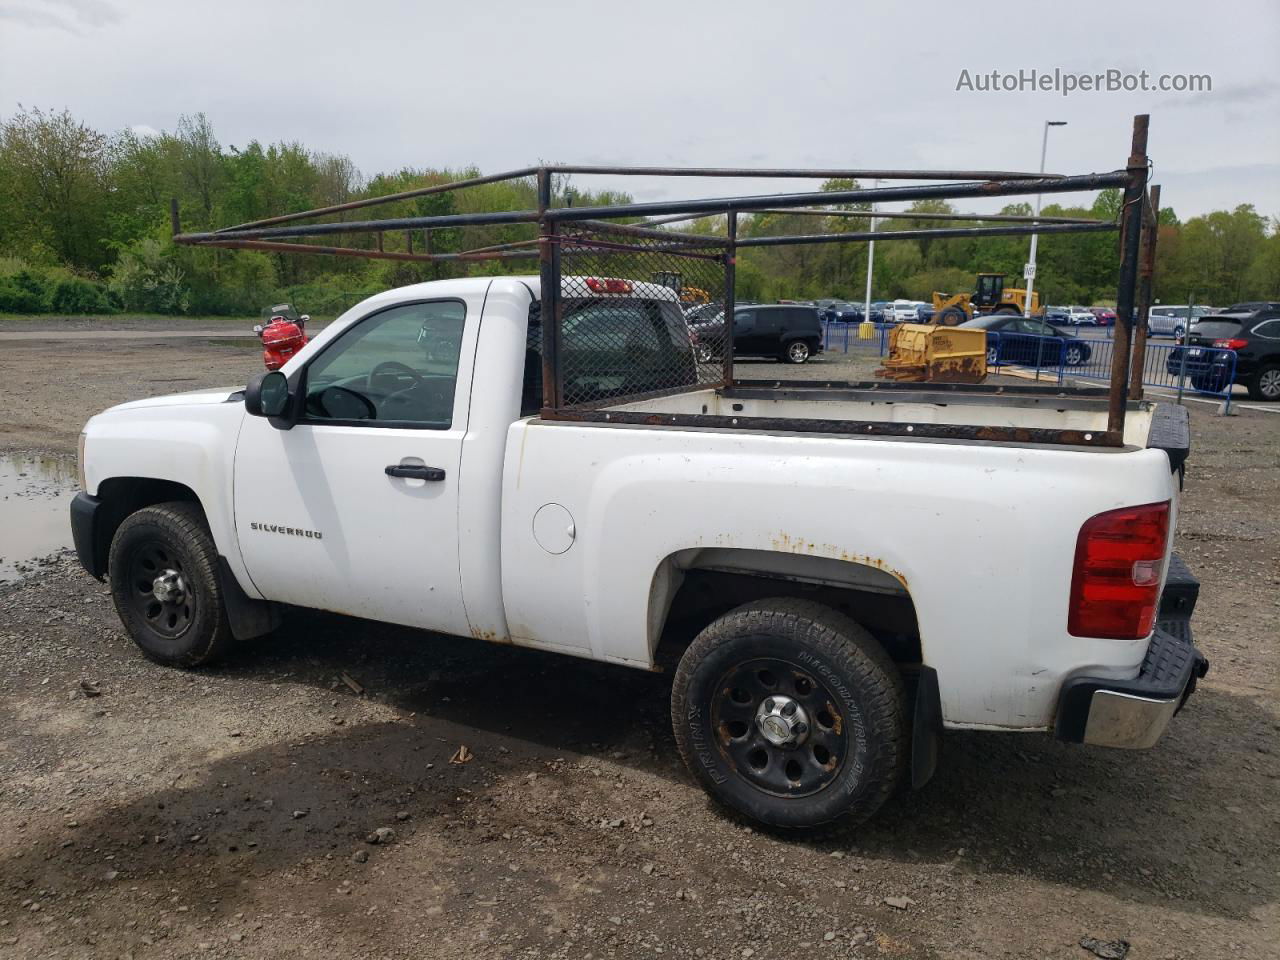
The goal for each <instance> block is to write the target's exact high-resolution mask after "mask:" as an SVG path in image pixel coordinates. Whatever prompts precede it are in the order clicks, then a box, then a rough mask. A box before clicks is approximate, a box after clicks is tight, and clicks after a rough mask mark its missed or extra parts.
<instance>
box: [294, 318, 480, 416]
mask: <svg viewBox="0 0 1280 960" xmlns="http://www.w3.org/2000/svg"><path fill="white" fill-rule="evenodd" d="M466 312H467V309H466V306H465V305H464V304H463V303H461V302H460V301H457V300H435V301H430V302H427V303H407V304H403V305H401V306H398V307H392V308H390V309H388V310H383V311H381V312H379V313H375V314H373V315H372V316H369V317H367V318H365V319H364V320H361V321H360V322H359V323H357V324H356V325H355V326H353V327H350V328H348V329H347V330H346V331H344V332H343V333H342V334H341V335H339V337H338V338H337V339H336V340H335V341H334V342H333V343H331V344H330V345H329V346H328V347H327V348H326V349H325V350H324V352H323V353H321V354H320V356H319V357H317V358H316V359H315V361H314V362H312V363H311V364H310V366H309V367H308V368H307V371H306V386H305V396H306V407H305V411H304V414H303V419H304V421H311V422H316V423H324V422H331V423H335V422H336V423H353V422H355V423H370V424H377V425H404V426H415V427H422V428H426V429H432V430H447V429H448V428H449V427H451V426H452V425H453V399H454V393H455V389H456V387H457V380H458V357H459V355H460V352H461V349H462V330H463V325H464V323H465V321H466Z"/></svg>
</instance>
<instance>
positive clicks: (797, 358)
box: [783, 340, 810, 363]
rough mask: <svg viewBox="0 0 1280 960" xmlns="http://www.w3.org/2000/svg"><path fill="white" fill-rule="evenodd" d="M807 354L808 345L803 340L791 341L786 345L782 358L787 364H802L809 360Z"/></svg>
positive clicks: (808, 352)
mask: <svg viewBox="0 0 1280 960" xmlns="http://www.w3.org/2000/svg"><path fill="white" fill-rule="evenodd" d="M809 354H810V350H809V344H807V343H805V342H804V341H803V340H792V341H791V342H790V343H789V344H787V349H786V352H785V353H784V354H783V358H784V359H785V360H786V361H787V363H804V362H805V361H806V360H808V359H809Z"/></svg>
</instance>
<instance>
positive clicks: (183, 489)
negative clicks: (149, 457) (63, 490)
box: [93, 477, 200, 570]
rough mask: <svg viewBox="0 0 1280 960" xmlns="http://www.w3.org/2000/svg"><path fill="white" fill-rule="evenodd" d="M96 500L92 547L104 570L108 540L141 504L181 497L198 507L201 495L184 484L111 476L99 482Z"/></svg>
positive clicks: (149, 504)
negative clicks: (98, 506) (98, 504)
mask: <svg viewBox="0 0 1280 960" xmlns="http://www.w3.org/2000/svg"><path fill="white" fill-rule="evenodd" d="M98 499H99V500H100V501H102V504H103V508H102V511H101V513H100V514H99V517H100V519H99V522H98V523H96V524H95V525H94V531H93V549H94V553H95V555H96V558H97V560H98V569H100V570H105V569H107V555H108V553H109V552H110V550H111V540H112V538H113V537H115V535H116V530H118V529H119V527H120V524H122V523H123V522H124V520H125V518H126V517H127V516H129V515H130V514H131V513H136V512H137V511H139V510H141V509H142V508H143V507H149V506H152V505H153V504H157V503H168V502H170V501H172V500H183V501H187V502H189V503H194V504H195V505H196V506H200V498H199V497H197V496H196V493H195V491H194V490H192V489H191V488H190V487H188V486H186V485H185V484H181V483H175V482H174V481H172V480H157V479H155V478H154V477H111V478H110V479H107V480H103V481H102V482H101V483H100V484H98Z"/></svg>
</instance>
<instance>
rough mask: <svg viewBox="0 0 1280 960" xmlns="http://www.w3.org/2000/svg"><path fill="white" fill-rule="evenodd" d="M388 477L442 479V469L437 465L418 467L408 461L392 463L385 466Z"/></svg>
mask: <svg viewBox="0 0 1280 960" xmlns="http://www.w3.org/2000/svg"><path fill="white" fill-rule="evenodd" d="M386 474H387V476H388V477H405V478H406V479H408V480H443V479H444V471H443V470H441V469H440V468H439V467H419V466H415V465H413V464H408V463H393V464H391V465H390V466H389V467H387V468H386Z"/></svg>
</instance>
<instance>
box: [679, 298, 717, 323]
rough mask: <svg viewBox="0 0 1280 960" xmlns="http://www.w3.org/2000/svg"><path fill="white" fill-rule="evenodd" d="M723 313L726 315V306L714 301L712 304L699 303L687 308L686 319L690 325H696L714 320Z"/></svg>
mask: <svg viewBox="0 0 1280 960" xmlns="http://www.w3.org/2000/svg"><path fill="white" fill-rule="evenodd" d="M721 313H724V304H723V303H719V302H717V301H715V300H712V301H711V302H710V303H699V304H695V305H694V306H691V307H685V310H684V318H685V320H687V321H688V322H689V323H690V324H694V323H698V322H700V321H703V320H709V319H712V318H714V317H715V316H717V315H718V314H721Z"/></svg>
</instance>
